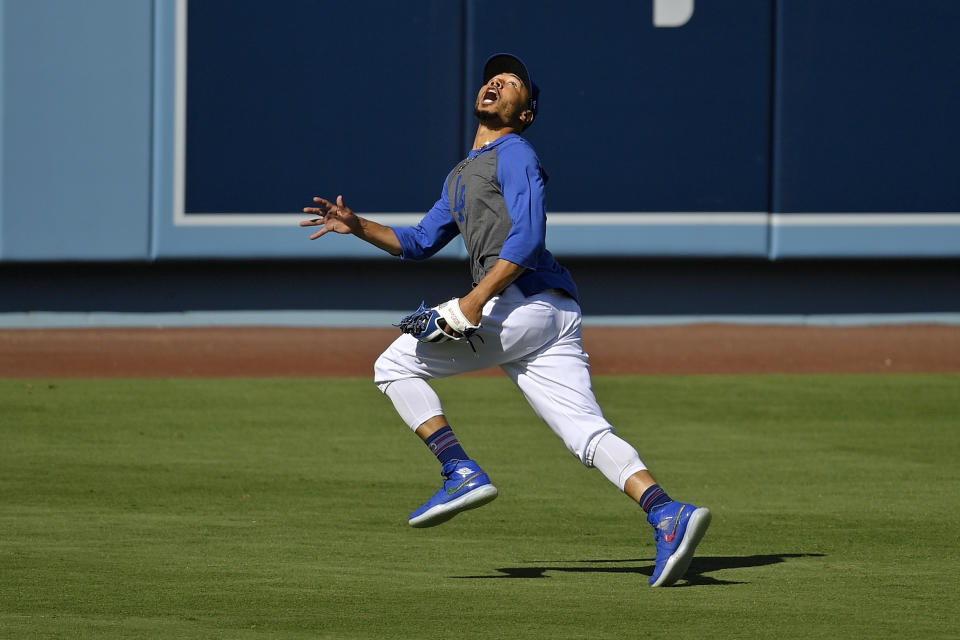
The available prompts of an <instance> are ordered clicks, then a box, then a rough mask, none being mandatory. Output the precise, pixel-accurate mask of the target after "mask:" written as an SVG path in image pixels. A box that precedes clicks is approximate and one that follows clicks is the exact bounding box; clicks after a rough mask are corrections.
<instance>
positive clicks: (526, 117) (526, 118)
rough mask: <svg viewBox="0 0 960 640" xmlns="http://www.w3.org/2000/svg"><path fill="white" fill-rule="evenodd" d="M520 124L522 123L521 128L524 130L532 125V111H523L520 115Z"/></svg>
mask: <svg viewBox="0 0 960 640" xmlns="http://www.w3.org/2000/svg"><path fill="white" fill-rule="evenodd" d="M520 122H522V123H523V128H524V129H526V128H527V127H529V126H530V125H532V124H533V111H531V110H530V109H525V110H524V111H523V112H522V113H521V114H520Z"/></svg>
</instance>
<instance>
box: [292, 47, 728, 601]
mask: <svg viewBox="0 0 960 640" xmlns="http://www.w3.org/2000/svg"><path fill="white" fill-rule="evenodd" d="M538 106H539V90H538V87H537V86H536V85H535V84H534V83H533V82H532V81H531V79H530V73H529V71H528V69H527V67H526V65H525V64H524V63H523V62H522V61H521V60H520V59H519V58H517V57H516V56H513V55H510V54H505V53H502V54H496V55H493V56H491V57H490V58H489V59H488V60H487V61H486V64H485V65H484V67H483V86H482V87H481V88H480V90H479V92H478V94H477V99H476V104H475V107H474V113H475V115H476V117H477V119H478V120H479V126H478V127H477V134H476V138H475V140H474V144H473V149H472V150H471V151H470V152H469V154H468V155H467V157H466V158H464V159H463V160H461V161H460V162H459V163H458V164H457V165H456V166H455V167H454V168H453V170H452V171H451V172H450V173H449V175H447V178H446V180H445V181H444V185H443V191H442V192H441V195H440V199H439V200H438V201H437V202H436V204H434V206H433V208H432V209H430V211H429V212H428V213H427V214H426V215H425V216H424V218H423V219H422V220H421V221H420V223H419V224H418V225H416V226H413V227H388V226H384V225H381V224H378V223H376V222H374V221H372V220H367V219H364V218H362V217H360V216H358V215H356V214H355V213H354V212H353V211H352V210H351V209H350V208H349V207H348V206H347V205H346V204H345V203H344V200H343V196H342V195H341V196H337V199H336V202H331V201H329V200H325V199H324V198H319V197H315V198H314V199H313V200H314V203H315V206H313V207H305V208H304V210H303V211H304V213H307V214H310V215H311V216H313V217H312V218H311V219H309V220H304V221H303V222H301V226H305V227H309V226H318V227H321V229H320V230H318V231H317V232H316V233H314V234H313V235H312V236H310V238H311V239H317V238H320V237H322V236H323V235H325V234H326V233H329V232H331V231H332V232H334V233H340V234H353V235H355V236H357V237H358V238H360V239H362V240H365V241H366V242H369V243H371V244H373V245H374V246H377V247H379V248H380V249H383V250H384V251H387V252H388V253H390V254H392V255H395V256H399V257H400V258H402V259H404V260H422V259H426V258H429V257H430V256H432V255H434V254H435V253H436V252H437V251H439V250H440V249H441V248H443V247H444V246H445V245H446V244H447V243H449V242H450V241H451V240H453V239H454V237H456V236H458V235H459V236H461V238H462V239H463V242H464V244H465V245H466V248H467V250H468V253H469V256H470V258H469V259H470V272H471V275H472V277H473V283H474V286H473V288H472V289H471V290H470V291H469V292H468V293H467V294H466V295H464V296H463V297H460V298H453V299H451V300H448V301H446V302H443V303H441V304H439V305H437V306H436V307H432V308H427V307H425V306H424V305H423V304H421V305H420V308H419V309H418V310H417V311H416V312H414V313H413V314H411V315H409V316H407V317H406V318H403V319H402V320H401V322H400V324H399V325H398V326H400V328H401V330H402V332H403V333H402V334H401V335H400V337H399V338H397V339H396V341H394V342H393V344H391V345H390V346H389V347H388V348H387V350H386V351H385V352H384V353H383V354H382V355H381V356H380V357H379V358H378V359H377V362H376V365H375V379H374V382H375V384H376V385H377V387H379V389H380V390H381V391H382V392H383V393H384V394H386V395H387V397H389V398H390V400H391V401H392V402H393V404H394V407H395V408H396V410H397V412H398V413H399V414H400V417H401V418H402V419H403V420H404V421H405V422H406V423H407V424H408V425H409V426H410V428H411V429H412V430H414V432H415V433H416V434H417V435H418V436H420V438H421V439H422V440H423V441H424V442H425V443H426V445H427V446H428V447H429V448H430V450H431V451H432V452H433V453H434V454H435V455H436V456H437V459H438V460H439V461H440V463H441V464H442V475H443V478H444V483H443V487H442V488H441V489H440V490H439V491H438V492H437V493H436V494H435V495H434V496H433V497H431V498H430V499H429V500H428V501H427V502H426V503H425V504H424V505H423V506H421V507H420V508H419V509H417V510H415V511H414V512H413V513H412V514H411V515H410V518H409V523H410V525H411V526H414V527H432V526H434V525H438V524H440V523H442V522H445V521H447V520H449V519H450V518H452V517H454V516H455V515H457V514H458V513H460V512H462V511H465V510H467V509H473V508H476V507H479V506H482V505H484V504H486V503H488V502H490V501H491V500H493V499H494V498H496V497H497V489H496V487H495V486H494V485H493V483H492V482H491V480H490V477H489V476H488V475H487V474H486V473H485V472H484V471H483V469H482V468H481V467H480V465H478V464H477V463H476V462H475V461H474V460H472V459H471V458H470V456H469V455H468V454H467V452H466V451H465V449H464V446H463V445H462V444H461V443H460V441H459V439H458V438H457V436H456V434H455V433H454V431H453V429H452V428H451V426H450V422H449V421H448V420H447V417H446V415H445V414H444V411H443V407H442V405H441V403H440V399H439V397H438V396H437V394H436V393H435V392H434V390H433V388H432V387H431V386H430V385H429V384H428V383H427V381H428V380H430V379H433V378H441V377H446V376H451V375H456V374H458V373H464V372H467V371H475V370H480V369H485V368H487V367H491V366H499V367H500V368H501V369H502V370H503V371H504V372H506V374H507V375H508V376H509V377H510V379H511V380H513V382H514V383H515V384H516V385H517V386H518V387H519V388H520V390H521V392H523V394H524V396H525V397H526V399H527V401H528V402H529V403H530V405H531V406H532V407H533V410H534V411H535V412H536V413H537V415H539V416H540V417H541V418H542V419H543V420H544V422H546V423H547V424H548V425H549V426H550V428H551V429H553V431H554V432H555V433H556V434H557V435H558V436H559V437H560V438H561V439H562V440H563V442H564V444H566V445H567V448H568V449H569V450H570V452H571V453H572V454H573V455H575V456H576V457H577V458H579V459H580V461H581V462H582V463H583V464H584V465H586V466H587V467H595V468H597V469H599V470H600V472H601V473H602V474H603V475H604V476H605V477H606V478H607V479H608V480H610V482H612V483H613V484H614V485H616V486H617V487H618V488H619V489H620V490H621V491H623V492H624V493H626V494H627V495H628V496H629V497H631V498H632V499H633V500H635V501H636V502H637V503H638V504H639V505H640V507H642V508H643V510H644V511H645V512H646V513H647V521H648V522H649V523H650V524H651V525H652V526H653V528H654V532H655V533H654V535H655V540H656V545H657V556H656V566H655V568H654V572H653V576H652V577H651V578H650V584H651V585H652V586H655V587H656V586H667V585H671V584H673V583H675V582H676V581H677V580H678V579H680V577H681V576H682V575H683V574H684V572H685V571H686V570H687V568H688V567H689V565H690V561H691V560H692V558H693V554H694V551H695V549H696V547H697V545H698V544H699V542H700V540H701V539H702V538H703V535H704V533H705V532H706V530H707V527H708V526H709V524H710V517H711V514H710V511H709V509H706V508H702V507H700V508H698V507H696V506H694V505H691V504H686V503H682V502H676V501H674V500H672V499H671V498H670V497H669V496H668V495H667V493H666V492H665V491H664V490H663V488H661V487H660V485H659V484H657V482H656V480H655V479H654V478H653V476H652V475H651V474H650V472H649V471H648V470H647V467H646V465H644V463H643V462H642V461H641V459H640V457H639V455H638V454H637V452H636V450H635V449H634V448H633V447H632V446H631V445H630V444H629V443H627V442H626V441H624V440H623V439H621V438H620V437H618V436H617V435H616V432H615V429H614V427H613V426H612V425H610V424H609V423H608V422H607V421H606V420H605V419H604V417H603V413H602V411H601V409H600V407H599V405H598V404H597V400H596V398H595V397H594V394H593V389H592V384H591V380H590V368H589V364H588V362H587V354H586V353H585V352H584V350H583V346H582V340H581V312H580V306H579V303H578V292H577V286H576V284H575V283H574V280H573V278H572V277H571V275H570V272H569V271H567V269H566V268H564V267H563V266H561V265H560V264H559V263H558V262H557V260H556V259H555V258H554V257H553V255H552V254H551V253H550V252H549V251H548V250H547V249H546V247H545V246H544V242H545V232H546V210H545V206H544V187H545V184H546V181H547V175H546V173H545V172H544V170H543V169H542V168H541V166H540V161H539V159H538V158H537V155H536V153H535V152H534V150H533V148H532V147H531V146H530V143H529V142H527V141H526V140H525V139H524V138H523V137H521V136H520V134H521V133H522V132H523V131H525V130H526V129H527V128H528V127H530V126H531V125H532V124H533V122H534V121H535V119H536V117H537V111H538Z"/></svg>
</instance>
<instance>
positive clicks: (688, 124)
mask: <svg viewBox="0 0 960 640" xmlns="http://www.w3.org/2000/svg"><path fill="white" fill-rule="evenodd" d="M0 33H2V42H3V46H2V52H0V64H2V70H3V74H2V82H0V98H2V113H0V123H2V124H0V126H2V143H0V147H2V158H0V262H8V263H12V262H51V261H132V262H151V261H155V260H163V259H174V260H181V259H182V260H204V259H228V260H229V259H251V258H258V259H276V258H291V259H302V258H310V257H323V258H344V257H347V258H360V259H363V258H367V257H381V255H382V254H380V253H379V252H378V251H376V250H375V249H372V248H369V247H367V246H365V245H363V244H362V243H359V242H356V241H354V240H353V239H350V238H329V239H324V241H323V244H322V246H321V245H318V244H317V243H309V242H305V241H304V234H303V232H302V231H301V230H300V229H299V228H297V227H296V223H297V221H298V220H299V219H300V218H301V216H299V215H296V211H298V210H299V209H300V208H301V207H302V206H304V204H306V203H308V202H309V198H310V197H311V196H312V195H314V194H321V195H325V196H335V195H336V194H337V193H344V194H346V196H347V199H348V202H350V203H351V204H352V205H353V206H354V207H355V208H356V209H357V210H358V211H360V212H362V213H365V214H368V215H371V216H373V217H375V218H377V219H381V220H384V221H386V222H388V223H399V224H405V223H409V222H412V221H415V220H416V219H417V216H418V215H420V214H421V213H422V212H423V211H426V210H427V209H428V208H429V207H430V206H431V205H432V203H433V202H434V200H435V199H436V198H437V196H438V194H439V192H440V188H441V182H442V179H443V177H444V176H445V175H446V172H447V171H448V169H449V167H450V166H451V165H452V164H453V163H455V162H456V160H457V159H459V158H460V157H461V156H462V154H463V152H464V149H465V148H467V147H468V145H469V142H470V141H471V140H472V132H473V130H474V124H473V122H472V118H471V116H470V108H471V105H472V102H473V98H474V96H475V92H476V88H477V87H478V86H479V77H478V76H479V68H480V66H481V63H482V61H483V59H484V58H485V57H486V56H487V55H488V54H489V53H491V52H495V51H500V50H510V51H514V52H516V53H518V54H520V55H521V56H522V57H524V58H525V59H526V61H527V62H528V63H529V65H530V66H531V68H532V69H533V70H534V75H535V78H536V79H537V81H538V83H539V84H540V85H541V87H542V90H543V93H542V111H541V114H540V117H539V119H538V121H537V123H536V125H535V126H534V127H532V128H531V130H530V132H529V138H530V139H531V140H532V142H533V143H534V145H535V146H536V147H537V149H538V152H539V154H540V156H541V160H542V162H543V164H544V166H545V168H546V169H547V171H548V172H549V174H550V176H551V180H550V183H549V188H548V189H549V190H548V206H549V209H550V212H551V215H550V225H549V232H548V233H549V236H550V237H549V241H550V244H551V246H552V248H553V249H554V251H555V253H556V254H558V255H559V256H561V257H568V258H578V259H583V258H604V259H607V258H611V257H624V258H641V259H644V258H655V257H674V258H677V257H682V258H689V259H699V258H714V257H724V258H730V257H739V258H749V259H761V260H768V259H772V260H780V259H789V258H805V259H833V258H849V257H853V258H868V257H870V258H885V257H898V258H932V257H947V258H956V257H958V256H960V180H958V179H957V169H958V162H957V159H956V149H958V148H960V126H958V124H957V114H958V113H960V81H958V78H960V56H958V55H957V46H956V43H957V42H958V41H960V2H956V1H955V0H635V1H626V0H619V1H613V0H602V1H600V2H591V3H586V2H572V1H564V0H551V1H549V2H548V1H546V0H543V1H535V2H525V3H517V2H507V1H505V0H462V1H452V0H418V1H417V2H387V1H380V2H373V1H369V0H356V1H354V2H351V3H331V2H323V1H319V0H316V1H313V0H273V1H271V2H266V1H263V0H246V1H238V0H85V1H84V2H76V1H75V0H42V1H37V0H0ZM461 251H462V249H459V248H457V247H449V248H448V249H447V250H446V251H445V253H444V254H443V255H445V256H446V257H450V258H455V257H458V256H459V255H461V254H460V252H461Z"/></svg>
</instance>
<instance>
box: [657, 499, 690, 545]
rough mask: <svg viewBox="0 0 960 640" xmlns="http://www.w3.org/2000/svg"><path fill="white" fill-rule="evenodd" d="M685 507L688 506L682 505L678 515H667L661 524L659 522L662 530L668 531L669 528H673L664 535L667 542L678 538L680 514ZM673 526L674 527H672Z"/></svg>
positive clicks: (658, 526)
mask: <svg viewBox="0 0 960 640" xmlns="http://www.w3.org/2000/svg"><path fill="white" fill-rule="evenodd" d="M685 508H686V507H680V511H678V512H677V516H676V517H673V516H667V517H666V518H664V519H663V520H661V521H660V524H659V525H657V528H658V529H660V530H661V531H666V530H667V529H671V531H670V533H667V534H666V535H664V536H663V540H664V541H665V542H667V543H671V542H673V541H674V540H676V538H677V527H679V526H680V514H682V513H683V510H684V509H685ZM671 527H672V528H671Z"/></svg>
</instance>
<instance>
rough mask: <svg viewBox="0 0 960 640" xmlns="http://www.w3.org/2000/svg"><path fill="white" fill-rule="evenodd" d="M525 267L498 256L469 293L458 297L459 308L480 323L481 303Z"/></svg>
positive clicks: (518, 274) (495, 293) (514, 278)
mask: <svg viewBox="0 0 960 640" xmlns="http://www.w3.org/2000/svg"><path fill="white" fill-rule="evenodd" d="M524 271H526V269H525V268H524V267H521V266H520V265H518V264H516V263H514V262H510V261H509V260H504V259H503V258H500V259H499V260H497V263H496V264H495V265H493V269H491V270H490V272H489V273H487V275H485V276H484V277H483V279H482V280H481V281H480V282H479V283H477V286H475V287H474V288H473V289H472V290H471V291H470V293H468V294H467V295H465V296H464V297H462V298H460V310H461V311H463V315H465V316H467V319H469V320H470V321H471V322H472V323H474V324H480V317H481V316H482V315H483V305H485V304H486V303H487V301H488V300H490V298H492V297H493V296H495V295H497V294H498V293H500V292H501V291H503V290H504V289H506V288H507V287H509V286H510V285H511V284H513V281H514V280H516V279H517V278H518V277H520V274H522V273H523V272H524Z"/></svg>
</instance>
